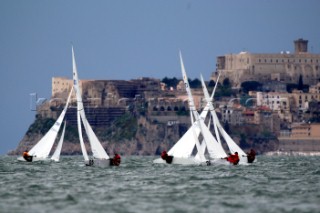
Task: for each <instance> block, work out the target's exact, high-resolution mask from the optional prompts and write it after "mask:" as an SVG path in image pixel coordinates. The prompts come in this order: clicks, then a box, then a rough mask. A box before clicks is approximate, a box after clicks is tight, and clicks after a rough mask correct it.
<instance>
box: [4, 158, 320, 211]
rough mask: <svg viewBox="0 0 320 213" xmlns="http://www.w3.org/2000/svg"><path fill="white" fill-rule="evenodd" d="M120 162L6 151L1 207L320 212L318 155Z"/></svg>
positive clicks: (51, 209) (27, 208)
mask: <svg viewBox="0 0 320 213" xmlns="http://www.w3.org/2000/svg"><path fill="white" fill-rule="evenodd" d="M153 159H154V157H126V158H123V160H122V164H121V166H120V167H116V168H115V167H113V168H106V169H101V168H95V167H85V166H84V165H83V162H82V158H81V157H79V156H77V157H64V158H62V159H61V162H60V163H51V164H30V163H21V162H17V161H16V158H14V157H7V156H2V157H0V186H1V189H0V212H155V213H157V212H159V213H160V212H166V213H170V212H246V213H248V212H320V163H319V161H320V157H267V156H258V162H256V163H254V164H253V165H250V166H243V165H239V166H227V165H212V166H178V165H170V166H167V165H154V164H152V160H153Z"/></svg>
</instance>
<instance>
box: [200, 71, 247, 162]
mask: <svg viewBox="0 0 320 213" xmlns="http://www.w3.org/2000/svg"><path fill="white" fill-rule="evenodd" d="M201 83H202V88H203V93H204V95H205V98H206V101H207V104H209V109H210V113H211V116H212V119H213V124H214V126H215V132H216V136H217V137H219V133H218V131H217V130H216V129H217V128H218V129H219V131H220V134H221V136H222V137H223V138H224V140H225V142H226V143H227V145H228V148H229V150H230V152H231V153H232V154H234V153H235V152H238V155H239V157H240V162H243V161H246V153H245V152H244V151H243V150H242V149H241V148H240V147H239V146H238V145H237V144H236V143H235V142H234V140H233V139H232V138H231V137H230V135H229V134H228V133H227V132H226V131H225V130H224V129H223V127H222V125H221V123H220V121H219V119H218V116H217V114H216V111H215V109H214V107H213V105H212V98H210V97H209V93H208V90H207V87H206V85H205V83H204V80H203V78H202V76H201ZM219 140H220V139H219Z"/></svg>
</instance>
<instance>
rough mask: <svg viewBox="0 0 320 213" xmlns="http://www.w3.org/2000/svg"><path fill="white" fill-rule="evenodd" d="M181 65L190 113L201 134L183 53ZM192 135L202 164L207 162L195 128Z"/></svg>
mask: <svg viewBox="0 0 320 213" xmlns="http://www.w3.org/2000/svg"><path fill="white" fill-rule="evenodd" d="M180 65H181V72H182V79H183V82H184V84H185V88H186V91H187V94H188V101H189V108H190V111H191V112H192V114H193V116H194V117H195V120H196V122H195V123H196V125H198V126H199V128H200V132H201V122H198V121H199V119H200V116H199V114H198V112H197V111H196V108H195V105H194V101H193V97H192V93H191V89H190V85H189V82H188V77H187V73H186V71H185V68H184V64H183V59H182V55H181V52H180ZM191 122H193V120H192V115H191ZM192 133H193V139H194V141H195V144H196V147H197V150H198V152H199V158H200V160H201V162H205V161H206V158H205V156H204V155H203V154H202V153H203V151H202V149H201V145H200V143H199V139H198V136H199V135H198V134H197V133H196V131H195V128H192ZM204 140H205V142H206V139H205V138H204Z"/></svg>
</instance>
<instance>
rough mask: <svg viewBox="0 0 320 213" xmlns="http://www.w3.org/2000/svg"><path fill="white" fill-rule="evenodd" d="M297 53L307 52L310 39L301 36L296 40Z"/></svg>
mask: <svg viewBox="0 0 320 213" xmlns="http://www.w3.org/2000/svg"><path fill="white" fill-rule="evenodd" d="M294 49H295V53H306V52H308V40H304V39H302V38H299V39H298V40H295V41H294Z"/></svg>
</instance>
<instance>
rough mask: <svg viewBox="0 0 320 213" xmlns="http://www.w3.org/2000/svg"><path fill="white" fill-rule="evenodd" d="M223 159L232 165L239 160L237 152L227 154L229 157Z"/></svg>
mask: <svg viewBox="0 0 320 213" xmlns="http://www.w3.org/2000/svg"><path fill="white" fill-rule="evenodd" d="M225 159H226V160H227V161H229V162H230V163H232V164H233V165H237V164H238V163H239V161H240V158H239V155H238V152H235V153H234V154H229V157H226V158H225Z"/></svg>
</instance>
